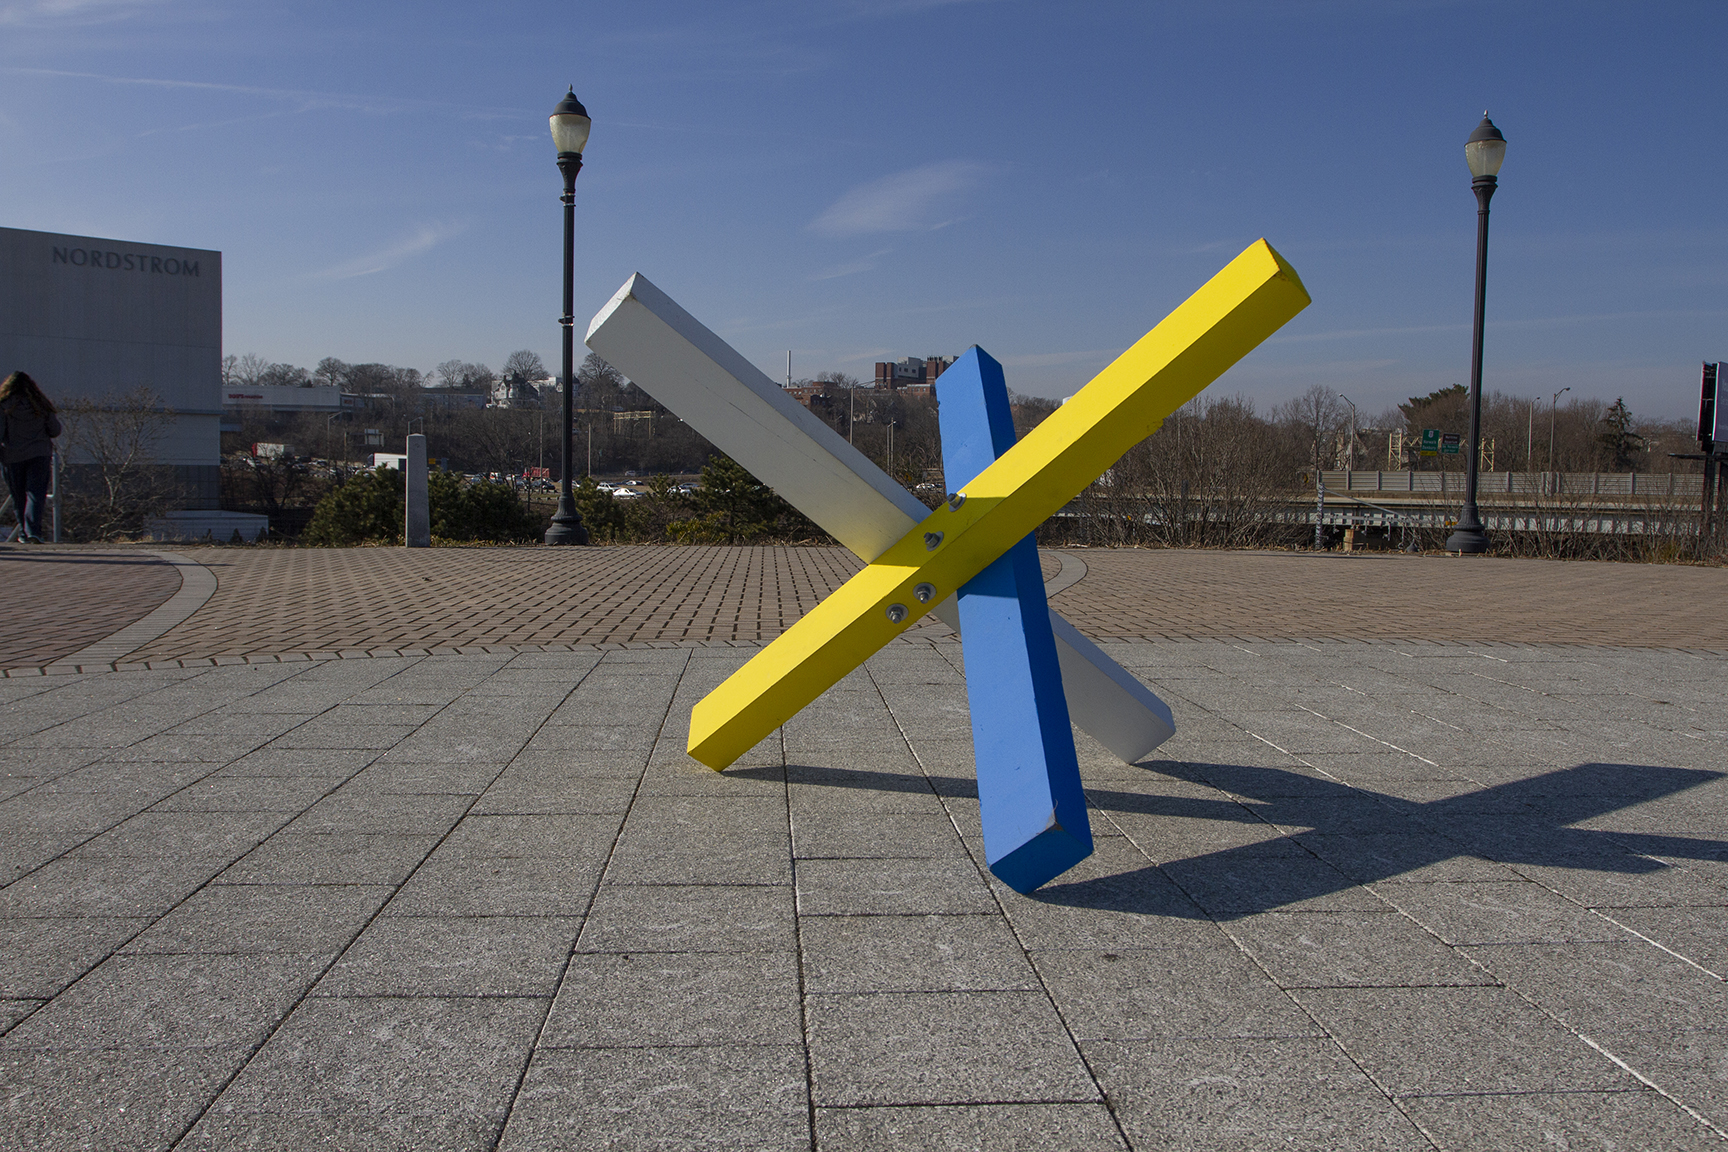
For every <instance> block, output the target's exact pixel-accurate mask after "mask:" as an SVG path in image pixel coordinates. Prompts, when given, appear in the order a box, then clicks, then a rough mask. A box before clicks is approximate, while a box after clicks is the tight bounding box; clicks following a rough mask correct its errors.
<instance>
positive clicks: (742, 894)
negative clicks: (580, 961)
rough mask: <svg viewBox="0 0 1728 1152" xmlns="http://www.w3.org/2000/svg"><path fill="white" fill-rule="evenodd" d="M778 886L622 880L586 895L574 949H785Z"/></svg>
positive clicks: (786, 890)
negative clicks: (588, 906)
mask: <svg viewBox="0 0 1728 1152" xmlns="http://www.w3.org/2000/svg"><path fill="white" fill-rule="evenodd" d="M795 946H796V945H795V939H794V929H793V896H792V890H791V888H790V887H789V886H786V885H722V884H711V885H625V884H613V883H608V884H606V885H605V886H604V887H602V888H601V889H600V893H599V895H598V896H596V897H595V899H594V907H593V909H592V911H591V912H590V913H589V915H588V922H587V924H586V926H585V927H584V929H583V932H582V938H581V941H580V942H579V943H578V945H577V950H578V951H579V952H632V953H634V952H791V951H792V950H793V949H794V948H795Z"/></svg>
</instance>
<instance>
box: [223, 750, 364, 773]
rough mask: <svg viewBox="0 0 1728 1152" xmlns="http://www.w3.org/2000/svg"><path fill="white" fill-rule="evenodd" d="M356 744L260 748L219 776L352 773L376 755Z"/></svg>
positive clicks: (224, 769)
mask: <svg viewBox="0 0 1728 1152" xmlns="http://www.w3.org/2000/svg"><path fill="white" fill-rule="evenodd" d="M378 755H379V753H378V752H377V751H375V750H366V749H359V748H260V749H258V750H257V751H256V752H251V753H248V754H247V755H245V756H242V757H240V759H238V760H236V761H234V762H233V763H231V764H228V765H226V766H224V767H223V768H222V770H221V772H220V773H218V774H219V775H222V776H342V777H348V776H352V775H353V774H354V773H356V772H358V771H360V769H362V768H364V767H366V765H368V764H370V763H371V762H372V761H374V760H376V759H377V758H378Z"/></svg>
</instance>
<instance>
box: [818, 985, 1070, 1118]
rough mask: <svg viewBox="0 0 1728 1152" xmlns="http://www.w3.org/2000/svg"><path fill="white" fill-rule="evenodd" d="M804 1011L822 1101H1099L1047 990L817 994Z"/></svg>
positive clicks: (915, 1102)
mask: <svg viewBox="0 0 1728 1152" xmlns="http://www.w3.org/2000/svg"><path fill="white" fill-rule="evenodd" d="M806 1013H807V1016H808V1025H807V1026H808V1029H809V1035H810V1064H811V1077H812V1083H813V1084H814V1090H815V1097H816V1103H817V1104H818V1105H828V1106H836V1105H838V1106H850V1105H862V1104H965V1103H1012V1102H1016V1101H1025V1102H1038V1103H1055V1102H1062V1101H1066V1102H1075V1103H1079V1102H1088V1101H1093V1100H1096V1099H1098V1090H1097V1087H1096V1086H1095V1085H1094V1084H1093V1082H1092V1078H1091V1077H1090V1076H1089V1075H1088V1074H1087V1072H1086V1068H1085V1065H1083V1064H1082V1063H1081V1061H1080V1058H1079V1054H1078V1053H1077V1052H1076V1051H1075V1049H1074V1045H1073V1042H1072V1041H1070V1040H1069V1038H1068V1034H1067V1033H1066V1032H1065V1031H1064V1030H1063V1028H1062V1024H1061V1021H1060V1020H1059V1019H1057V1017H1056V1014H1055V1012H1054V1011H1052V1010H1051V1007H1050V1002H1049V1000H1047V999H1046V998H1045V997H1044V995H1043V993H1042V992H919V993H880V994H869V995H830V996H810V997H808V998H807V999H806Z"/></svg>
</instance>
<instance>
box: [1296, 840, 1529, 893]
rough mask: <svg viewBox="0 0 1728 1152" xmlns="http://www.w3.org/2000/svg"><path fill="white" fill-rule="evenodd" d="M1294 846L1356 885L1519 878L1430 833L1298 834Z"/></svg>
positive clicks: (1493, 863)
mask: <svg viewBox="0 0 1728 1152" xmlns="http://www.w3.org/2000/svg"><path fill="white" fill-rule="evenodd" d="M1294 839H1295V841H1296V843H1298V844H1300V845H1301V846H1302V847H1303V848H1305V849H1307V850H1308V851H1310V852H1312V853H1314V855H1316V856H1318V857H1319V858H1320V859H1322V860H1324V861H1326V863H1328V864H1330V865H1332V866H1333V867H1334V868H1336V869H1338V870H1339V871H1340V872H1342V873H1344V875H1346V876H1348V877H1350V879H1352V880H1354V881H1355V882H1356V883H1358V884H1431V883H1457V882H1468V881H1484V882H1490V883H1492V882H1507V881H1512V880H1516V879H1517V878H1518V875H1517V873H1516V872H1514V871H1512V870H1511V869H1510V868H1508V867H1507V866H1506V865H1504V864H1500V863H1497V862H1495V861H1490V860H1484V859H1482V858H1481V857H1480V856H1475V855H1472V854H1471V853H1470V851H1469V850H1468V849H1467V848H1465V847H1464V845H1462V844H1460V843H1458V842H1457V841H1456V840H1452V839H1449V838H1447V837H1445V836H1441V835H1439V834H1437V833H1432V832H1414V833H1408V834H1403V833H1400V834H1391V833H1388V834H1383V835H1354V836H1331V835H1324V834H1320V833H1314V832H1300V833H1297V834H1296V836H1295V837H1294Z"/></svg>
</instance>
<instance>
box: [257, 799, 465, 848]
mask: <svg viewBox="0 0 1728 1152" xmlns="http://www.w3.org/2000/svg"><path fill="white" fill-rule="evenodd" d="M473 802H474V798H473V797H472V796H389V795H378V794H376V793H365V792H344V791H342V790H341V789H337V790H336V791H335V792H333V793H332V794H330V795H329V796H326V797H325V798H324V799H322V800H320V801H318V803H316V804H314V805H312V807H310V808H308V809H306V811H304V812H302V813H301V814H300V815H299V816H297V817H295V819H294V820H293V822H292V823H290V824H289V825H288V826H287V829H286V831H288V832H395V833H399V834H406V835H423V836H442V835H444V834H445V833H446V832H448V831H450V829H452V828H454V827H455V826H456V821H457V820H459V819H461V817H462V814H463V813H464V812H466V811H467V810H468V808H469V806H470V805H471V804H473Z"/></svg>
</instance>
